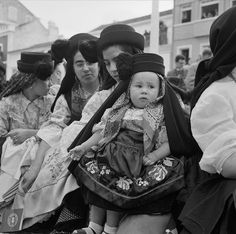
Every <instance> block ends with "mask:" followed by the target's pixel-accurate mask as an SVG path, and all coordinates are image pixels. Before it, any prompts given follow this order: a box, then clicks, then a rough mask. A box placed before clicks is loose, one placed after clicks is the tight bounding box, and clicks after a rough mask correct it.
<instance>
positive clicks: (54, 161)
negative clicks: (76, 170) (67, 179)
mask: <svg viewBox="0 0 236 234" xmlns="http://www.w3.org/2000/svg"><path fill="white" fill-rule="evenodd" d="M59 154H60V151H59V150H57V149H55V150H54V151H53V153H52V154H51V155H49V157H48V162H47V163H48V166H49V170H50V172H51V178H52V179H53V180H55V179H56V178H57V177H58V176H59V175H60V174H61V172H62V170H63V162H62V161H61V160H58V159H59V158H60V157H58V155H59Z"/></svg>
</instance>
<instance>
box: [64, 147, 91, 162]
mask: <svg viewBox="0 0 236 234" xmlns="http://www.w3.org/2000/svg"><path fill="white" fill-rule="evenodd" d="M87 151H88V148H87V147H86V145H85V144H82V145H78V146H76V147H75V148H73V149H72V150H70V152H69V157H71V158H72V159H73V160H76V161H79V160H80V159H81V157H82V156H83V155H84V154H85V153H86V152H87Z"/></svg>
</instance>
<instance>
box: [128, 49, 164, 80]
mask: <svg viewBox="0 0 236 234" xmlns="http://www.w3.org/2000/svg"><path fill="white" fill-rule="evenodd" d="M144 71H151V72H155V73H158V74H160V75H162V76H164V75H165V66H164V62H163V58H162V57H161V56H160V55H158V54H153V53H143V54H135V55H133V69H132V74H135V73H137V72H144Z"/></svg>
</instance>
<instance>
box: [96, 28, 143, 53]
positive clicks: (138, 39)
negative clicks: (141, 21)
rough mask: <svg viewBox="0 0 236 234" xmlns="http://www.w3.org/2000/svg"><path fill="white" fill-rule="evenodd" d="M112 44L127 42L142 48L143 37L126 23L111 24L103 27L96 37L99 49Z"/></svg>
mask: <svg viewBox="0 0 236 234" xmlns="http://www.w3.org/2000/svg"><path fill="white" fill-rule="evenodd" d="M114 44H128V45H133V46H135V47H137V48H138V49H140V50H143V49H144V37H143V36H142V35H141V34H139V33H137V32H135V30H134V28H133V27H131V26H129V25H126V24H113V25H110V26H108V27H106V28H104V29H103V30H102V32H101V34H100V38H99V39H98V48H99V49H100V50H102V49H104V48H106V47H108V46H110V45H114Z"/></svg>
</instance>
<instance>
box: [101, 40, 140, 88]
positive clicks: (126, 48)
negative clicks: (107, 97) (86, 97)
mask: <svg viewBox="0 0 236 234" xmlns="http://www.w3.org/2000/svg"><path fill="white" fill-rule="evenodd" d="M111 46H118V47H120V49H121V50H122V51H123V52H126V53H129V54H131V55H134V54H141V53H143V51H142V50H140V49H138V48H136V47H134V46H131V45H128V44H112V45H108V46H107V47H105V48H104V49H103V50H105V49H107V48H109V47H111ZM98 57H99V60H100V64H101V65H100V75H101V77H102V78H103V83H102V86H101V89H102V90H103V89H110V88H111V87H112V86H113V85H115V84H116V81H115V80H114V79H113V78H112V77H111V75H110V74H109V72H108V71H107V69H106V65H105V64H104V62H103V55H102V51H100V52H99V54H98Z"/></svg>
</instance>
